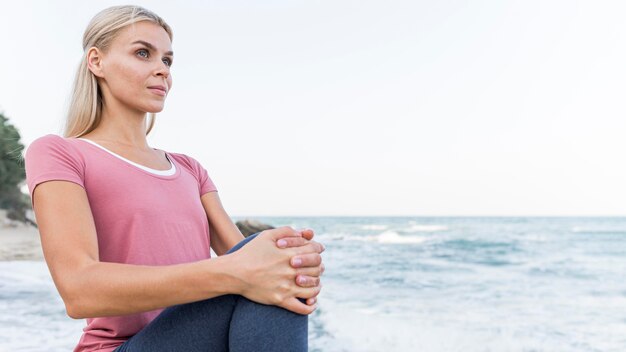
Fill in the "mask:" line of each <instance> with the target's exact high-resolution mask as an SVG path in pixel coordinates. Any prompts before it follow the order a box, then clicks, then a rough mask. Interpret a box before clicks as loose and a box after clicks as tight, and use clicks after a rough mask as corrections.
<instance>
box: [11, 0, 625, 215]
mask: <svg viewBox="0 0 626 352" xmlns="http://www.w3.org/2000/svg"><path fill="white" fill-rule="evenodd" d="M120 4H125V3H124V2H118V1H69V0H62V1H19V2H18V1H1V2H0V44H1V45H0V53H1V55H0V112H3V113H4V114H5V116H7V117H8V118H9V119H10V122H11V123H12V124H13V125H15V126H16V127H17V128H18V130H19V132H20V134H21V136H22V143H23V144H24V145H25V146H28V144H29V143H30V142H32V141H33V140H34V139H36V138H38V137H40V136H43V135H46V134H49V133H53V134H58V135H61V134H62V126H63V121H64V119H65V112H66V110H67V103H68V98H69V93H70V89H71V83H72V81H73V79H74V74H75V70H76V68H77V66H78V63H79V60H80V58H81V55H82V48H81V38H82V34H83V31H84V29H85V27H86V25H87V23H88V22H89V20H90V19H91V18H92V17H93V15H95V14H96V13H97V12H98V11H100V10H102V9H104V8H106V7H108V6H111V5H120ZM135 4H137V5H141V6H144V7H146V8H148V9H150V10H152V11H154V12H156V13H157V14H159V15H160V16H162V17H163V18H164V19H165V20H166V22H168V23H169V24H170V26H171V27H172V28H173V31H174V40H173V43H172V47H173V50H174V52H175V60H174V65H173V67H172V76H173V87H172V90H171V92H170V93H169V96H168V99H167V101H166V104H165V109H164V110H163V111H162V112H161V113H159V114H158V115H157V121H156V125H155V128H154V129H153V131H152V132H151V133H150V134H149V136H148V142H149V144H150V146H151V147H154V148H159V149H163V150H166V151H170V152H178V153H185V154H187V155H190V156H192V157H194V158H196V159H197V160H199V161H200V163H201V164H202V165H203V166H204V167H205V168H206V169H207V171H208V173H209V175H210V177H211V179H212V180H213V181H214V182H215V184H216V186H217V188H218V191H219V195H220V198H221V200H222V203H223V204H224V207H225V209H226V210H227V212H228V213H229V214H230V215H231V216H625V215H626V185H625V183H626V162H625V161H624V152H625V151H626V138H624V135H625V133H626V119H625V116H626V104H625V102H626V100H625V99H624V97H625V96H626V94H625V93H626V46H625V44H626V21H624V20H623V18H624V14H625V13H626V3H625V2H623V1H597V0H595V1H593V0H590V1H572V0H563V1H559V0H554V1H545V0H544V1H503V0H498V1H496V0H493V1H415V0H411V1H397V0H385V1H382V0H381V1H367V0H364V1H344V0H334V1H278V0H277V1H238V0H235V1H185V2H182V1H181V2H173V1H136V2H135Z"/></svg>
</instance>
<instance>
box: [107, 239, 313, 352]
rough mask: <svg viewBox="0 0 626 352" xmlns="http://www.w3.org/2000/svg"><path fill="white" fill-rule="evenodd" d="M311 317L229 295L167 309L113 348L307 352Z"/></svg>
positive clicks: (132, 351) (131, 350)
mask: <svg viewBox="0 0 626 352" xmlns="http://www.w3.org/2000/svg"><path fill="white" fill-rule="evenodd" d="M257 235H258V233H256V234H254V235H251V236H249V237H247V238H246V239H244V240H243V241H241V242H239V243H238V244H237V245H236V246H234V247H233V248H231V249H230V250H229V251H228V253H231V252H234V251H236V250H238V249H239V248H241V247H243V246H244V245H245V244H246V243H248V242H249V241H251V240H252V239H254V238H255V237H256V236H257ZM298 299H299V300H300V301H301V302H303V303H306V300H305V299H302V298H298ZM308 319H309V316H308V315H301V314H297V313H294V312H291V311H289V310H286V309H284V308H281V307H278V306H273V305H264V304H259V303H256V302H253V301H250V300H249V299H247V298H245V297H243V296H240V295H235V294H228V295H223V296H218V297H213V298H209V299H206V300H202V301H197V302H191V303H186V304H180V305H176V306H172V307H168V308H166V309H165V310H163V311H162V312H161V314H159V315H158V316H157V317H156V318H155V319H154V320H153V321H151V322H150V324H148V325H146V326H145V327H144V328H143V329H141V330H140V331H139V332H138V333H137V334H135V335H134V336H132V337H131V338H130V339H129V340H127V341H126V342H124V343H123V344H122V345H120V346H119V347H117V348H116V349H115V350H114V351H113V352H125V351H129V352H140V351H150V352H158V351H168V352H171V351H186V352H196V351H198V352H199V351H203V352H206V351H211V352H217V351H246V352H250V351H307V349H308V322H309V320H308Z"/></svg>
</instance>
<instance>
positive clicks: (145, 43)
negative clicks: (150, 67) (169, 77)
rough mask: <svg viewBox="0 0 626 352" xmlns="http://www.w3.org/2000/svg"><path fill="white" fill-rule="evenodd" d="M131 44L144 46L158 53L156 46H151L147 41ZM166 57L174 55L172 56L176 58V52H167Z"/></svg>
mask: <svg viewBox="0 0 626 352" xmlns="http://www.w3.org/2000/svg"><path fill="white" fill-rule="evenodd" d="M131 44H143V45H145V46H146V47H148V49H150V50H152V51H156V47H155V46H154V45H152V44H150V43H148V42H146V41H143V40H136V41H134V42H132V43H131ZM165 55H172V56H174V52H173V51H171V50H170V51H168V52H166V53H165Z"/></svg>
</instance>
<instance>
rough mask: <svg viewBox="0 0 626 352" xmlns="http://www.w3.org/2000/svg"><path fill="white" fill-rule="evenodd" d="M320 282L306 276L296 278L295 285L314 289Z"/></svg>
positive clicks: (318, 279) (317, 278)
mask: <svg viewBox="0 0 626 352" xmlns="http://www.w3.org/2000/svg"><path fill="white" fill-rule="evenodd" d="M320 283H321V280H320V278H319V277H315V276H308V275H298V276H296V284H298V286H300V287H316V286H319V285H320Z"/></svg>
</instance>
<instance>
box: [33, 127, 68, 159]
mask: <svg viewBox="0 0 626 352" xmlns="http://www.w3.org/2000/svg"><path fill="white" fill-rule="evenodd" d="M35 152H36V153H38V154H39V153H45V154H48V153H60V154H67V155H69V156H78V153H77V151H76V148H75V146H74V145H73V143H72V141H71V138H65V137H62V136H59V135H56V134H52V133H50V134H46V135H43V136H41V137H38V138H36V139H35V140H33V141H32V142H31V143H30V144H29V145H28V147H27V148H26V151H25V154H24V155H25V157H26V156H27V155H29V154H32V153H35Z"/></svg>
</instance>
